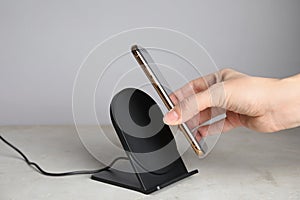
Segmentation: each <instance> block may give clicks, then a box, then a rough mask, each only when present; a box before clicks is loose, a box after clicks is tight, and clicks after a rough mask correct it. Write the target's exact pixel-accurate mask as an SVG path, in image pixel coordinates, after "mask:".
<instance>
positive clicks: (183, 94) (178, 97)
mask: <svg viewBox="0 0 300 200" xmlns="http://www.w3.org/2000/svg"><path fill="white" fill-rule="evenodd" d="M218 74H219V72H215V73H212V74H208V75H206V76H203V77H200V78H197V79H194V80H192V81H190V82H188V83H187V84H185V85H184V86H183V87H181V88H179V89H178V90H176V91H175V92H173V93H171V94H170V95H169V96H170V99H171V100H172V102H173V103H174V104H175V105H177V104H178V103H179V102H180V101H182V100H183V99H185V98H187V97H189V96H191V95H194V94H197V93H199V92H201V91H204V90H206V89H208V88H209V87H210V86H212V85H213V84H215V83H217V81H218Z"/></svg>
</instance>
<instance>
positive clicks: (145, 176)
mask: <svg viewBox="0 0 300 200" xmlns="http://www.w3.org/2000/svg"><path fill="white" fill-rule="evenodd" d="M150 111H151V112H150ZM110 117H111V121H112V124H113V127H114V129H115V131H116V133H117V135H118V137H119V139H120V141H121V144H122V147H123V149H124V150H125V152H126V154H127V156H128V159H129V162H127V163H126V165H127V166H126V167H127V168H128V167H129V168H131V169H132V170H131V172H126V171H121V170H117V169H113V168H110V169H108V170H104V171H101V172H99V173H96V174H93V175H92V176H91V178H92V179H93V180H96V181H101V182H104V183H108V184H112V185H116V186H120V187H123V188H127V189H131V190H135V191H139V192H142V193H144V194H150V193H152V192H154V191H157V190H160V189H161V188H163V187H166V186H168V185H170V184H172V183H174V182H177V181H179V180H181V179H184V178H186V177H189V176H191V175H193V174H196V173H198V170H193V171H191V172H188V171H187V169H186V167H185V165H184V162H183V160H182V158H181V157H180V155H179V153H178V150H177V146H176V142H175V139H174V136H173V134H172V132H171V130H170V128H169V126H167V125H165V124H164V123H163V121H162V118H163V114H162V112H161V110H160V109H159V107H158V105H157V104H156V102H155V101H154V100H153V99H152V98H151V97H150V96H149V95H148V94H146V93H145V92H143V91H141V90H139V89H135V88H126V89H123V90H122V91H120V92H119V93H117V94H116V95H115V96H114V97H113V99H112V101H111V103H110ZM152 120H153V121H155V123H154V126H153V127H151V126H148V125H149V124H150V125H151V124H152V123H151V121H152ZM129 121H131V123H129ZM132 122H134V123H135V125H133V124H132ZM160 126H161V127H160ZM141 127H142V128H141ZM145 127H146V128H145ZM157 127H160V128H158V129H157ZM153 131H154V133H153ZM166 145H167V146H168V147H169V148H166V150H164V151H161V152H160V153H159V154H156V155H158V156H153V155H152V154H151V152H153V151H157V150H160V149H161V148H164V147H165V146H166ZM148 153H150V154H148ZM149 155H150V156H149ZM154 155H155V154H154ZM151 156H152V157H151ZM169 158H174V160H172V162H170V163H167V164H166V163H165V160H166V159H169Z"/></svg>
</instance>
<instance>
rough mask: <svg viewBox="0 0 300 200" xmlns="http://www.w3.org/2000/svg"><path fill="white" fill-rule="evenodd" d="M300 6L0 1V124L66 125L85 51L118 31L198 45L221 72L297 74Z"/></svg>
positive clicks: (273, 2) (258, 0)
mask: <svg viewBox="0 0 300 200" xmlns="http://www.w3.org/2000/svg"><path fill="white" fill-rule="evenodd" d="M299 10H300V1H297V0H295V1H287V0H268V1H266V0H265V1H264V0H253V1H241V0H236V1H233V0H230V1H215V0H211V1H174V0H172V1H171V0H170V1H158V0H155V1H154V0H153V1H129V0H126V1H105V2H104V1H102V2H101V1H77V0H76V1H74V0H73V1H58V0H56V1H38V0H37V1H10V0H7V1H4V0H1V1H0V30H1V31H0V44H1V46H0V66H1V68H0V70H1V71H0V81H1V82H0V83H1V84H0V96H1V98H0V124H1V125H11V124H70V123H73V117H72V106H71V103H72V85H73V81H74V79H75V75H76V72H77V70H78V68H79V66H80V64H81V62H82V61H83V59H84V58H85V57H86V56H87V54H88V52H89V51H90V50H91V49H92V48H93V47H94V46H95V45H96V44H98V43H99V42H101V41H103V40H104V39H106V38H107V37H109V36H111V35H112V34H115V33H118V32H120V31H123V30H126V29H131V28H136V27H143V26H156V27H166V28H170V29H175V30H178V31H181V32H183V33H186V34H188V35H189V36H191V37H193V38H194V39H196V40H197V41H198V42H199V43H201V44H202V45H203V46H204V47H205V48H206V49H207V50H208V51H209V52H210V54H211V56H212V57H213V59H214V60H215V62H216V64H217V65H218V66H219V67H220V68H221V67H233V68H235V69H237V70H240V71H242V72H245V73H249V74H251V75H259V76H267V77H285V76H289V75H292V74H296V73H299V72H300V54H299V52H300V12H299Z"/></svg>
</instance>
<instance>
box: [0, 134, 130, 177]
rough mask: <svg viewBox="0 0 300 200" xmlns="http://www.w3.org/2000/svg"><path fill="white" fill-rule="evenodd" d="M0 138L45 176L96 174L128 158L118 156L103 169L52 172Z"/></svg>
mask: <svg viewBox="0 0 300 200" xmlns="http://www.w3.org/2000/svg"><path fill="white" fill-rule="evenodd" d="M0 139H1V140H2V141H3V142H4V143H5V144H7V145H8V146H10V147H11V148H12V149H14V150H15V151H16V152H18V153H19V154H20V155H21V156H22V158H23V159H24V161H25V162H26V163H27V165H29V166H30V167H32V168H34V169H35V171H37V172H39V173H40V174H42V175H45V176H71V175H82V174H95V173H98V172H101V171H105V170H108V169H110V168H111V167H112V166H113V165H114V164H115V163H116V162H117V161H118V160H128V158H127V157H117V158H116V159H114V160H113V161H112V162H111V163H110V164H109V165H108V166H106V167H103V168H101V169H96V170H79V171H70V172H62V173H52V172H47V171H45V170H43V169H42V168H41V167H40V166H39V165H38V164H37V163H35V162H32V161H30V160H29V159H28V158H27V156H26V155H25V154H24V153H23V152H22V151H21V150H20V149H18V148H17V147H15V146H14V145H12V144H11V143H10V142H8V141H7V140H6V139H4V138H3V137H2V136H1V135H0Z"/></svg>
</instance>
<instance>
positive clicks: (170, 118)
mask: <svg viewBox="0 0 300 200" xmlns="http://www.w3.org/2000/svg"><path fill="white" fill-rule="evenodd" d="M178 118H179V116H178V114H177V113H176V112H175V110H171V111H169V112H168V113H167V114H166V115H165V116H164V118H163V121H164V123H165V124H173V123H175V122H176V121H177V120H178Z"/></svg>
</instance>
